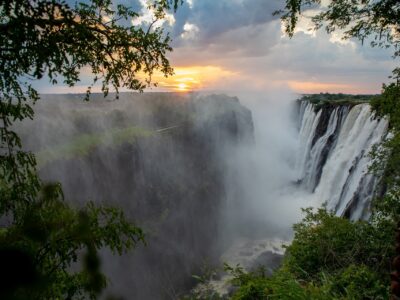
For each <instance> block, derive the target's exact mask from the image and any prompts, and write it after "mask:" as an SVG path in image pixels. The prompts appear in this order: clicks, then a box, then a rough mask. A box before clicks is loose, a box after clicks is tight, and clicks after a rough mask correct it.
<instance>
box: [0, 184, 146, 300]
mask: <svg viewBox="0 0 400 300" xmlns="http://www.w3.org/2000/svg"><path fill="white" fill-rule="evenodd" d="M21 220H22V223H21V224H14V225H12V226H9V227H8V228H7V229H5V230H3V231H2V233H1V235H0V245H2V246H1V248H0V254H1V256H0V260H1V261H2V266H4V265H7V266H9V267H10V269H9V270H8V271H11V274H10V273H8V274H7V276H6V277H5V278H4V279H3V280H2V281H1V284H0V285H1V292H0V295H1V296H2V299H3V297H4V298H10V299H28V298H29V299H61V298H68V299H69V298H71V297H73V296H74V297H75V298H84V297H85V296H87V294H88V295H89V296H90V297H91V298H95V297H96V296H97V294H98V293H99V292H100V291H101V290H102V288H104V286H105V284H106V279H105V278H104V275H103V274H102V273H101V272H100V261H99V257H98V255H97V250H99V249H101V248H102V247H104V246H107V247H109V248H110V249H111V250H112V251H113V252H114V253H117V254H121V253H123V252H125V251H126V250H128V249H130V248H132V247H133V246H135V245H136V244H137V243H138V242H144V237H143V233H142V231H141V230H140V229H139V228H137V227H135V226H134V225H132V224H131V223H129V222H128V221H127V220H126V219H125V218H124V216H123V214H122V212H121V211H119V210H117V209H114V208H108V207H105V206H95V205H94V204H93V203H91V202H89V203H87V205H86V206H85V207H84V208H82V209H79V210H77V209H73V208H71V207H69V206H68V205H67V204H66V203H65V202H64V201H63V199H62V198H60V186H59V185H48V186H46V187H44V188H43V190H42V192H41V194H40V196H39V197H38V200H37V201H36V202H35V204H34V205H33V206H31V207H30V210H29V211H25V215H24V216H23V217H21ZM85 249H86V250H85ZM19 253H20V254H19ZM21 256H22V257H23V258H24V257H25V258H26V260H27V261H28V262H29V261H30V262H33V273H32V274H31V275H30V276H28V277H27V278H26V281H25V282H20V276H21V274H23V273H24V270H25V268H21V269H18V268H17V269H16V266H18V265H19V263H18V261H16V260H19V259H21ZM78 259H81V260H83V262H84V268H83V270H81V271H79V270H77V271H76V272H70V267H71V265H73V264H74V263H76V262H77V261H78ZM3 271H4V269H3Z"/></svg>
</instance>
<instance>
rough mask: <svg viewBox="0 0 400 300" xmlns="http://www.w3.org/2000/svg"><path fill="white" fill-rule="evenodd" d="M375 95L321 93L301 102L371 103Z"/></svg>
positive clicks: (306, 97)
mask: <svg viewBox="0 0 400 300" xmlns="http://www.w3.org/2000/svg"><path fill="white" fill-rule="evenodd" d="M373 97H374V95H351V94H342V93H339V94H330V93H320V94H307V95H303V96H302V97H301V100H304V101H309V102H311V103H313V104H318V103H321V102H322V103H337V104H343V103H355V104H357V103H363V102H369V101H370V100H371V99H372V98H373Z"/></svg>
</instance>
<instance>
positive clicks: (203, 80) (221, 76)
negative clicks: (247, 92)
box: [153, 66, 237, 92]
mask: <svg viewBox="0 0 400 300" xmlns="http://www.w3.org/2000/svg"><path fill="white" fill-rule="evenodd" d="M236 75H237V73H235V72H232V71H229V70H226V69H223V68H221V67H218V66H190V67H175V68H174V75H173V76H170V77H167V78H165V77H164V76H163V75H162V74H161V73H158V74H155V76H154V77H153V78H154V80H155V81H156V82H158V86H159V87H160V88H161V89H166V90H172V91H177V92H188V91H196V90H203V89H209V88H214V87H216V86H217V85H218V84H219V83H220V82H221V81H224V80H228V79H230V78H233V77H235V76H236Z"/></svg>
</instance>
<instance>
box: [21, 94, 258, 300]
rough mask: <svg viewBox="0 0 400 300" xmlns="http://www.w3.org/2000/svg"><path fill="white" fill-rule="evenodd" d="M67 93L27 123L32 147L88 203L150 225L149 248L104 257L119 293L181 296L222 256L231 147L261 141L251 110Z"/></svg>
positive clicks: (186, 99) (211, 99)
mask: <svg viewBox="0 0 400 300" xmlns="http://www.w3.org/2000/svg"><path fill="white" fill-rule="evenodd" d="M59 97H60V96H59ZM50 98H51V97H50ZM55 98H57V97H55ZM66 98H67V99H54V97H53V98H52V99H48V100H46V99H45V100H44V101H43V102H42V103H41V107H39V108H38V111H39V112H38V116H37V119H36V121H35V122H34V123H32V124H29V126H23V127H24V128H23V130H22V133H23V136H24V140H25V142H26V145H27V146H28V148H30V149H33V150H35V151H36V152H37V153H38V156H39V157H42V159H41V163H40V164H41V165H40V174H41V176H42V178H43V179H44V180H45V181H60V182H61V183H62V185H63V189H64V193H65V196H66V199H68V201H73V202H75V203H77V204H78V205H79V204H81V203H83V202H85V201H87V200H93V201H95V202H105V203H109V204H111V205H114V206H119V207H122V208H123V209H124V211H125V213H126V215H127V216H128V217H129V218H130V219H132V220H134V221H135V222H136V223H137V224H138V225H139V226H141V227H142V228H143V229H144V230H145V233H146V241H147V246H146V247H143V246H141V247H139V248H137V249H136V250H135V251H133V252H132V253H130V254H128V255H125V256H123V257H113V256H111V255H109V254H108V253H106V252H104V253H103V265H104V267H105V269H106V271H107V273H108V274H109V276H110V278H111V280H112V285H111V287H110V292H113V293H115V294H117V295H121V296H125V297H126V298H127V299H164V298H165V299H171V298H175V297H177V296H178V295H179V294H180V293H181V292H182V291H184V290H186V289H187V288H188V287H190V286H191V285H192V284H193V283H194V282H193V279H192V277H191V276H192V275H193V274H199V273H200V269H201V268H202V267H203V266H204V264H213V263H214V260H216V259H217V257H218V256H219V254H220V253H219V249H218V247H217V240H218V234H219V227H218V225H219V224H218V219H219V214H220V211H219V209H220V207H221V204H222V202H223V201H224V192H225V191H224V163H223V161H224V160H223V159H222V158H223V156H224V155H225V154H226V151H225V150H226V149H229V148H230V147H235V146H236V145H237V144H238V143H242V142H246V143H247V142H252V140H253V125H252V117H251V113H250V111H249V110H247V109H246V108H244V107H243V106H241V105H240V103H239V101H238V99H237V98H230V97H227V96H221V95H212V96H207V97H199V96H195V95H192V96H188V95H184V96H183V95H175V94H150V95H149V94H146V95H136V94H126V95H123V97H122V99H121V100H119V102H118V101H117V102H110V103H107V102H106V101H103V100H99V99H94V100H93V101H92V103H90V104H84V103H78V102H77V103H73V104H71V103H70V102H66V101H68V100H70V101H72V102H73V101H76V100H71V99H68V98H71V96H67V97H66ZM126 128H128V129H129V131H127V130H125V129H126ZM130 128H134V130H133V129H132V130H130ZM138 128H140V129H138ZM39 130H41V131H42V134H39V135H40V137H39V138H33V137H34V136H33V133H35V135H37V134H38V132H39ZM107 132H111V133H110V134H108V133H107ZM132 132H133V133H132ZM128 133H129V134H128Z"/></svg>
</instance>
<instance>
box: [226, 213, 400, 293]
mask: <svg viewBox="0 0 400 300" xmlns="http://www.w3.org/2000/svg"><path fill="white" fill-rule="evenodd" d="M304 213H305V217H304V219H303V220H302V221H301V222H300V223H298V224H296V225H295V226H294V231H295V237H294V239H293V242H292V244H291V245H290V246H288V247H287V251H286V254H285V259H284V263H283V265H282V267H281V268H280V269H279V270H278V271H276V272H275V273H274V274H273V275H272V276H271V277H266V276H265V275H264V273H263V272H262V271H256V272H250V273H246V272H244V271H243V269H241V268H229V269H228V270H229V271H230V273H231V274H232V275H233V280H232V283H233V284H234V285H235V286H238V287H239V289H238V290H237V291H236V292H235V293H234V295H233V297H232V299H274V298H276V299H387V298H388V284H387V281H388V280H387V277H388V273H389V270H390V266H389V261H390V257H391V256H392V255H393V253H394V237H393V234H392V233H393V227H390V226H387V227H384V226H381V225H376V224H375V225H374V226H371V224H369V223H367V222H364V221H357V222H352V221H350V220H347V219H344V218H341V217H337V216H335V215H333V214H332V213H329V212H327V211H326V210H325V209H323V208H322V209H318V210H317V211H316V212H315V211H313V210H312V209H304Z"/></svg>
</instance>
